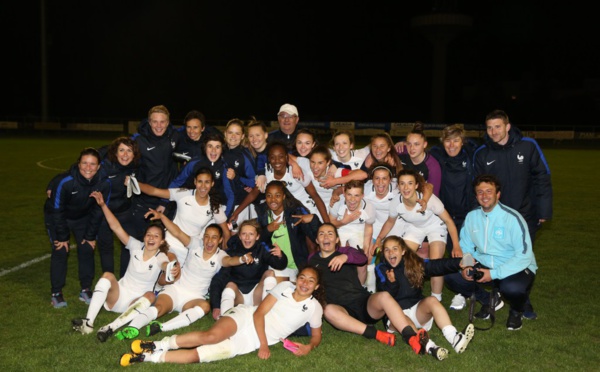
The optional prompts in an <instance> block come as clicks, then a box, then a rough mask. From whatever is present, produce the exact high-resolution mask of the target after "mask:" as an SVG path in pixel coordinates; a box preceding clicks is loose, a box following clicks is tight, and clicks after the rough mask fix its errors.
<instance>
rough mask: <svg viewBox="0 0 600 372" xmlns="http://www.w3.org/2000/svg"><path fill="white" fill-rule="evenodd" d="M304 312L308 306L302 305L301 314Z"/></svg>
mask: <svg viewBox="0 0 600 372" xmlns="http://www.w3.org/2000/svg"><path fill="white" fill-rule="evenodd" d="M306 310H308V306H306V304H304V305H302V312H305V311H306Z"/></svg>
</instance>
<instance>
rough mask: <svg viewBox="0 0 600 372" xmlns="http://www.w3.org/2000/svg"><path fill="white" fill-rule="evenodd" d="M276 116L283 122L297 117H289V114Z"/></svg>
mask: <svg viewBox="0 0 600 372" xmlns="http://www.w3.org/2000/svg"><path fill="white" fill-rule="evenodd" d="M277 116H278V117H279V118H280V119H283V120H285V119H292V118H295V117H297V116H296V115H290V114H279V115H277Z"/></svg>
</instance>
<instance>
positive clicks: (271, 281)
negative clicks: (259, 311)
mask: <svg viewBox="0 0 600 372" xmlns="http://www.w3.org/2000/svg"><path fill="white" fill-rule="evenodd" d="M276 285H277V279H275V277H274V276H267V277H266V278H265V280H264V282H263V292H262V299H263V300H264V299H265V297H267V295H268V294H269V291H270V290H271V289H273V288H275V286H276ZM221 310H222V308H221Z"/></svg>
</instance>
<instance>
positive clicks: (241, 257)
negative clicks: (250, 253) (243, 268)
mask: <svg viewBox="0 0 600 372" xmlns="http://www.w3.org/2000/svg"><path fill="white" fill-rule="evenodd" d="M244 262H245V261H244V256H240V264H243V263H244Z"/></svg>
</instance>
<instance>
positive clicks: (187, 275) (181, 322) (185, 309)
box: [117, 209, 251, 339]
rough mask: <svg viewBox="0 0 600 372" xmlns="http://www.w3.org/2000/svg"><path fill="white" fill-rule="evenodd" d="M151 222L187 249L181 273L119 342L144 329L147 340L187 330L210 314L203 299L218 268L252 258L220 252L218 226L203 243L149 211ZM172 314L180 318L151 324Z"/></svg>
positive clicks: (209, 229) (120, 335)
mask: <svg viewBox="0 0 600 372" xmlns="http://www.w3.org/2000/svg"><path fill="white" fill-rule="evenodd" d="M149 215H153V217H152V220H156V219H160V220H161V222H162V223H163V224H164V225H165V227H166V228H167V230H168V231H169V233H171V235H173V236H174V237H175V238H177V239H178V240H179V241H181V243H183V245H184V246H185V247H186V248H187V249H188V254H187V256H186V260H185V265H183V268H182V269H181V277H180V278H179V280H178V281H176V282H175V283H173V284H172V285H168V286H166V287H165V290H164V291H163V292H161V293H160V294H159V295H158V298H157V300H156V303H155V304H154V306H152V307H149V308H148V309H146V310H144V311H142V312H140V313H139V314H138V315H137V316H136V317H135V318H134V319H133V320H132V321H131V324H130V325H129V327H126V328H124V329H123V330H122V331H121V332H119V333H118V334H117V337H118V338H119V339H133V338H136V337H137V336H138V335H139V333H140V332H139V330H140V329H141V328H142V327H144V326H145V325H147V324H148V323H150V325H149V326H148V327H146V332H145V333H146V336H151V335H154V334H156V333H158V332H161V331H172V330H174V329H178V328H182V327H186V326H188V325H190V324H192V323H193V322H195V321H196V320H198V319H200V318H202V317H203V316H204V315H205V314H206V313H208V312H209V311H210V305H209V303H208V301H207V300H206V299H205V298H206V297H207V294H208V289H209V287H210V283H211V280H212V278H213V277H214V276H215V274H216V273H218V272H219V270H221V267H228V266H234V265H242V264H244V263H245V262H247V261H248V260H249V259H251V255H249V254H248V255H241V256H239V257H237V256H236V257H231V256H229V255H227V253H225V251H223V250H221V249H220V248H219V246H220V244H221V243H222V242H223V231H222V230H221V227H220V226H219V225H217V224H211V225H208V226H207V227H206V230H205V231H204V238H203V241H200V239H198V238H197V237H190V236H189V235H187V234H186V233H184V232H183V230H181V229H180V228H179V226H177V225H176V224H174V223H173V221H171V220H170V219H169V218H168V217H167V216H165V215H164V214H162V213H160V212H157V211H155V210H153V209H150V212H148V216H149ZM173 310H176V311H178V312H179V313H180V314H179V315H178V316H176V317H175V318H173V319H171V320H169V321H168V322H166V323H164V324H160V323H159V322H154V321H153V320H154V319H156V318H158V317H161V316H163V315H165V314H167V313H169V312H171V311H173Z"/></svg>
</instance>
